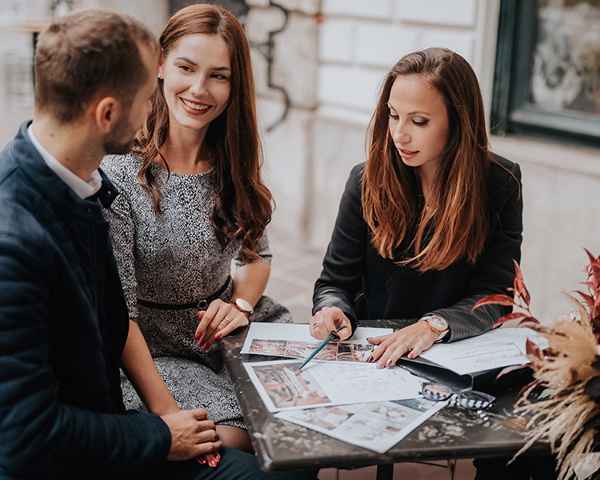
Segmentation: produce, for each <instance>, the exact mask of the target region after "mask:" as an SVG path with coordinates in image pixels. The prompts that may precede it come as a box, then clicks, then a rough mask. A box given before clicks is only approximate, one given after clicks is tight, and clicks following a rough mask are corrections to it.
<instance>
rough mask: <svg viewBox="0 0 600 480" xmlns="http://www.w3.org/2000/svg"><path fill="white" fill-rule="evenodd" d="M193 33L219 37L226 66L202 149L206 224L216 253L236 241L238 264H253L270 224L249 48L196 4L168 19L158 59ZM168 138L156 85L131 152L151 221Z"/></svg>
mask: <svg viewBox="0 0 600 480" xmlns="http://www.w3.org/2000/svg"><path fill="white" fill-rule="evenodd" d="M199 33H203V34H209V35H220V36H221V37H222V38H223V40H224V41H225V43H226V44H227V46H228V48H229V54H230V61H231V77H230V82H231V95H230V98H229V102H228V105H227V107H226V108H225V110H224V111H223V113H222V114H221V115H220V116H219V117H218V118H216V119H215V120H213V121H212V122H211V123H210V125H209V126H208V130H207V132H206V137H205V143H204V145H203V148H202V150H203V152H206V153H207V154H208V155H209V157H210V159H211V161H212V162H213V163H214V164H213V171H214V175H215V182H216V194H217V198H216V202H215V208H214V211H213V214H212V222H213V224H214V227H215V230H216V235H217V238H218V240H219V243H220V244H221V247H223V248H224V247H225V246H226V245H227V244H228V243H229V242H230V241H231V240H232V239H234V238H237V239H241V241H242V250H241V257H242V259H246V260H253V259H256V258H257V254H256V250H257V242H258V240H259V239H260V237H261V236H262V234H263V233H264V230H265V228H266V226H267V224H268V223H269V222H270V221H271V214H272V212H273V201H272V196H271V192H270V191H269V189H268V188H267V187H266V186H265V185H264V184H263V182H262V179H261V176H260V167H261V163H262V152H261V146H260V139H259V135H258V127H257V124H256V101H255V94H254V77H253V74H252V65H251V63H250V48H249V46H248V41H247V39H246V36H245V34H244V30H243V27H242V25H241V24H240V23H239V21H238V20H237V19H236V18H235V16H234V15H232V14H231V13H230V12H229V11H227V10H226V9H224V8H222V7H219V6H216V5H207V4H198V5H190V6H189V7H185V8H183V9H181V10H179V11H178V12H177V13H175V15H173V16H172V17H171V18H170V19H169V21H168V23H167V26H166V27H165V29H164V30H163V32H162V34H161V36H160V39H159V43H160V47H161V51H162V55H163V56H166V55H167V54H168V52H169V50H170V49H171V48H172V47H173V46H174V45H175V42H177V40H179V39H180V38H181V37H183V36H185V35H191V34H199ZM168 133H169V111H168V108H167V103H166V101H165V97H164V94H163V90H162V81H161V82H160V83H159V85H158V87H157V89H156V91H155V93H154V95H153V97H152V107H151V110H150V113H149V114H148V117H147V118H146V122H145V124H144V126H143V128H142V130H141V131H140V133H139V135H138V138H137V144H136V147H135V148H134V151H135V152H136V153H137V154H138V155H139V156H140V157H141V159H142V166H141V167H140V170H139V172H138V179H139V181H140V183H141V185H142V186H143V188H144V189H145V190H146V192H147V193H148V194H149V195H150V196H151V198H152V203H153V206H154V211H155V213H156V214H157V215H158V214H160V213H161V208H160V189H159V186H158V184H157V182H156V178H155V177H154V174H153V172H152V168H151V167H152V165H154V164H155V163H156V162H157V161H160V162H162V164H163V166H164V167H165V168H166V169H167V171H168V170H169V166H168V163H167V160H166V159H165V158H164V157H163V156H162V155H161V153H160V147H161V146H162V145H163V144H164V143H165V141H166V140H167V136H168Z"/></svg>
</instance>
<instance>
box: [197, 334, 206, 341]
mask: <svg viewBox="0 0 600 480" xmlns="http://www.w3.org/2000/svg"><path fill="white" fill-rule="evenodd" d="M203 338H204V332H200V335H198V336H197V337H196V340H197V341H198V342H201V341H202V339H203Z"/></svg>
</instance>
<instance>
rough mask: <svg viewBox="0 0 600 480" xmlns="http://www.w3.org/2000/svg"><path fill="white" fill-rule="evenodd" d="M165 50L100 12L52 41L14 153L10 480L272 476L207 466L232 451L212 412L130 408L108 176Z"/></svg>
mask: <svg viewBox="0 0 600 480" xmlns="http://www.w3.org/2000/svg"><path fill="white" fill-rule="evenodd" d="M158 53H159V52H158V45H157V43H156V40H155V39H154V38H153V36H152V34H150V33H149V32H148V30H146V28H145V27H143V26H142V25H141V24H139V23H138V22H136V21H135V20H133V19H131V18H128V17H124V16H121V15H118V14H115V13H110V12H103V11H98V10H88V11H83V12H80V13H76V14H73V15H70V16H67V17H63V18H60V19H58V20H56V21H55V22H54V23H53V24H52V25H50V26H49V27H48V29H47V30H46V31H45V32H44V33H42V34H41V36H40V38H39V42H38V47H37V52H36V59H35V69H36V85H35V114H34V120H33V123H31V124H29V123H26V124H24V125H22V126H21V128H20V130H19V132H18V134H17V136H16V137H15V138H14V139H13V140H12V141H11V142H10V143H9V144H8V145H7V146H6V147H5V148H4V150H3V151H2V152H1V153H0V204H1V205H2V208H1V209H0V479H4V478H11V479H15V478H18V479H21V478H60V479H66V478H96V477H98V478H100V477H101V478H109V479H114V478H119V477H121V476H123V475H124V474H127V475H128V478H138V476H140V475H139V474H143V476H144V478H149V477H155V476H156V477H162V478H164V477H168V478H197V479H212V478H217V477H218V478H219V479H240V480H241V479H255V478H263V474H262V473H261V472H260V471H259V470H258V468H257V465H256V461H255V459H254V458H253V457H252V456H251V455H248V454H245V453H242V452H239V451H237V450H227V449H226V450H223V451H222V455H223V458H222V461H221V464H220V466H219V467H218V468H211V467H209V466H206V465H200V464H199V463H198V462H196V460H195V458H198V457H201V456H202V455H204V454H207V453H211V452H215V451H217V450H219V449H220V447H221V443H220V441H219V440H218V437H217V435H216V431H215V426H214V423H213V422H211V421H209V420H208V419H207V415H206V411H204V410H202V409H198V410H192V411H181V412H178V413H173V414H170V415H165V416H163V417H158V416H155V415H152V414H149V413H145V412H125V409H124V406H123V401H122V395H121V388H120V378H119V366H120V362H121V354H122V350H123V346H124V344H125V340H126V338H127V332H128V326H129V320H128V314H127V307H126V304H125V301H124V298H123V293H122V291H121V284H120V281H119V275H118V272H117V267H116V264H115V260H114V257H113V254H112V247H111V244H110V240H109V234H108V224H107V223H106V222H105V221H104V219H103V217H102V208H109V207H110V204H111V202H112V200H113V199H114V198H115V196H116V192H115V189H114V188H113V186H112V185H111V183H110V181H109V180H108V179H107V178H106V176H105V175H104V174H103V173H102V172H101V171H100V170H98V166H99V165H100V161H101V160H102V157H103V156H104V155H106V154H117V153H125V152H127V151H128V150H129V147H130V146H131V143H132V140H133V138H134V135H135V133H136V131H137V130H138V128H139V127H140V126H141V123H142V121H143V117H144V112H145V108H146V104H147V102H148V100H149V98H150V96H151V94H152V92H153V91H154V89H155V86H156V73H157V62H158ZM167 460H180V461H178V462H168V461H167ZM291 477H292V478H293V477H294V475H292V476H291Z"/></svg>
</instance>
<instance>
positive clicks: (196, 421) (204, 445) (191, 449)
mask: <svg viewBox="0 0 600 480" xmlns="http://www.w3.org/2000/svg"><path fill="white" fill-rule="evenodd" d="M160 418H162V420H163V421H164V422H165V423H166V424H167V426H168V427H169V430H170V431H171V448H170V450H169V455H168V456H167V459H168V460H176V461H177V460H189V459H191V458H196V457H200V456H201V455H206V454H207V453H213V452H216V451H218V450H219V449H220V448H221V447H222V446H223V445H222V443H221V441H220V440H219V436H218V435H217V431H216V430H215V424H214V422H212V421H210V420H207V418H208V416H207V413H206V410H203V409H201V408H198V409H196V410H182V411H180V412H177V413H171V414H168V415H163V416H162V417H160Z"/></svg>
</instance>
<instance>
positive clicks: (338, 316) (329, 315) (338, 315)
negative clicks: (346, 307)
mask: <svg viewBox="0 0 600 480" xmlns="http://www.w3.org/2000/svg"><path fill="white" fill-rule="evenodd" d="M338 328H341V330H340V331H338V332H337V336H338V337H340V340H346V339H347V338H350V336H351V335H352V324H351V323H350V320H349V319H348V317H347V316H346V315H345V314H344V312H342V310H341V309H339V308H338V307H323V308H322V309H321V310H319V311H318V312H317V313H315V314H314V316H313V317H312V318H311V319H310V334H311V335H312V336H313V337H315V338H316V339H318V340H324V339H326V338H327V337H328V336H329V334H330V333H331V332H335V331H336V330H337V329H338Z"/></svg>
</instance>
